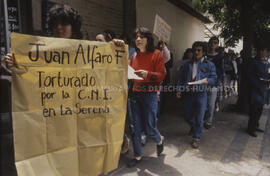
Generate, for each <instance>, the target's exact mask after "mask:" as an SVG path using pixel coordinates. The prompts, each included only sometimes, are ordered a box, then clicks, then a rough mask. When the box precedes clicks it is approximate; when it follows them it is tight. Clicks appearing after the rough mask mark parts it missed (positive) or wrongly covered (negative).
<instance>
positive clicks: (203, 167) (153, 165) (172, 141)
mask: <svg viewBox="0 0 270 176" xmlns="http://www.w3.org/2000/svg"><path fill="white" fill-rule="evenodd" d="M235 101H236V98H235V97H231V98H228V99H227V100H225V101H224V102H223V105H222V106H223V108H222V109H223V110H222V111H220V112H218V113H216V115H215V117H216V118H215V122H214V127H213V128H212V129H210V130H204V131H203V138H202V140H201V146H200V148H199V149H192V148H191V147H190V140H191V137H190V136H188V135H187V133H188V131H189V127H188V125H187V124H186V123H185V121H184V119H183V114H182V111H181V108H180V107H181V102H180V101H179V100H174V99H173V100H170V101H169V102H168V103H167V104H166V113H164V114H163V115H162V116H161V119H160V120H159V127H160V132H161V133H162V134H163V135H164V136H165V150H164V154H163V155H162V156H160V157H159V158H157V157H156V148H155V144H154V142H152V141H148V143H147V144H146V146H145V147H144V148H143V153H144V156H145V157H144V158H143V162H142V163H140V164H139V165H138V167H135V168H127V167H126V163H127V161H128V160H129V159H130V158H131V157H132V149H131V148H132V147H130V149H131V150H130V152H129V153H128V154H126V155H123V156H121V160H120V164H119V168H118V169H116V170H114V171H113V172H111V173H110V174H107V176H199V175H200V176H269V175H270V121H269V120H267V117H269V115H270V108H269V107H266V108H265V110H264V112H263V115H262V118H261V121H260V122H261V123H260V125H261V128H263V129H265V130H266V131H265V133H258V137H257V138H252V137H249V136H248V135H247V134H246V133H245V130H246V126H247V116H245V115H240V114H236V113H235V112H234V111H233V108H234V107H233V106H232V105H231V104H234V103H235ZM11 139H12V136H11V135H4V136H1V154H4V155H2V156H1V176H13V175H14V176H15V175H16V174H15V172H14V171H15V170H14V167H12V164H11V162H12V160H11V159H9V158H8V157H7V156H9V155H10V153H12V149H11V146H12V143H11ZM3 141H5V142H3ZM3 170H4V171H3Z"/></svg>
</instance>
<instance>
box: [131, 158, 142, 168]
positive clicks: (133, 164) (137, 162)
mask: <svg viewBox="0 0 270 176" xmlns="http://www.w3.org/2000/svg"><path fill="white" fill-rule="evenodd" d="M141 161H142V159H139V160H137V159H135V158H134V159H132V160H131V161H129V162H128V163H127V167H129V168H131V167H134V166H136V165H137V164H139V163H140V162H141Z"/></svg>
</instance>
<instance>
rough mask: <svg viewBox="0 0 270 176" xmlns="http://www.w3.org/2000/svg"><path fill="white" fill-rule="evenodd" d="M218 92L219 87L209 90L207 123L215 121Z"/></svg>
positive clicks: (210, 123)
mask: <svg viewBox="0 0 270 176" xmlns="http://www.w3.org/2000/svg"><path fill="white" fill-rule="evenodd" d="M217 92H218V88H217V87H212V88H211V91H209V92H207V108H206V112H205V123H206V124H207V125H212V122H213V117H214V111H215V105H216V99H217Z"/></svg>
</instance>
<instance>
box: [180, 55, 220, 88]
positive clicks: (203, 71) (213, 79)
mask: <svg viewBox="0 0 270 176" xmlns="http://www.w3.org/2000/svg"><path fill="white" fill-rule="evenodd" d="M192 66H193V61H187V62H185V63H184V65H183V67H182V70H181V73H180V79H179V82H178V91H179V92H206V91H207V89H208V87H209V86H214V85H216V83H217V73H216V67H215V65H214V64H213V63H212V62H210V61H208V60H206V59H205V58H204V59H203V61H199V63H198V68H197V74H196V79H195V80H192ZM204 78H207V81H208V86H206V85H202V84H198V85H193V86H189V85H188V83H189V82H191V81H198V80H202V79H204Z"/></svg>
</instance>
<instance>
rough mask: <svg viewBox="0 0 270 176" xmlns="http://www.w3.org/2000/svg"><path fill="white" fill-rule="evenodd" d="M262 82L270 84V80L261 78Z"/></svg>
mask: <svg viewBox="0 0 270 176" xmlns="http://www.w3.org/2000/svg"><path fill="white" fill-rule="evenodd" d="M260 80H261V81H267V82H270V79H264V78H260Z"/></svg>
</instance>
